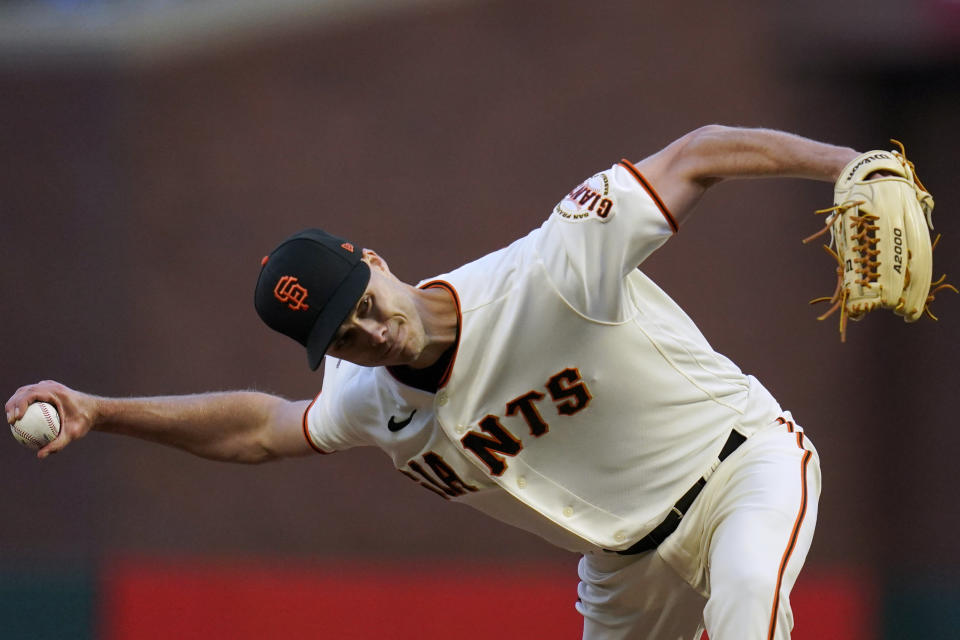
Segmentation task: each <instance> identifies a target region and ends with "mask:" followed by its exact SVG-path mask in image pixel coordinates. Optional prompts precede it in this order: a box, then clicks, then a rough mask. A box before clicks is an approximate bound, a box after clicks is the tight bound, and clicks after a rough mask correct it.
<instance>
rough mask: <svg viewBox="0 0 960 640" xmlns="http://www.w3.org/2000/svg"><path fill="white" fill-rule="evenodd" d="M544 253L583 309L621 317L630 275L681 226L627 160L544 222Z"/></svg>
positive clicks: (605, 316)
mask: <svg viewBox="0 0 960 640" xmlns="http://www.w3.org/2000/svg"><path fill="white" fill-rule="evenodd" d="M541 229H542V231H543V233H542V235H541V237H540V241H539V243H538V244H539V246H538V253H539V254H540V257H541V259H543V260H544V262H545V263H546V265H547V269H548V271H549V272H550V273H551V277H552V278H553V280H554V284H555V285H556V286H557V287H558V289H560V291H561V293H562V295H563V296H564V297H565V298H566V299H567V300H568V301H569V302H571V304H573V305H574V306H575V307H577V308H578V310H580V311H581V312H583V313H585V314H587V315H590V316H591V317H599V316H603V319H607V320H617V319H621V318H619V316H620V314H621V312H622V306H620V305H618V302H622V300H621V298H622V292H623V287H624V279H625V278H626V277H627V276H628V275H629V274H631V273H632V272H635V271H636V269H637V267H638V266H640V265H641V264H642V263H643V261H644V260H646V259H647V258H648V257H649V256H650V255H651V254H652V253H653V252H654V251H656V250H657V249H658V248H659V247H660V246H662V245H663V243H664V242H666V241H667V239H669V238H670V237H671V236H672V235H673V234H674V233H676V231H677V224H676V222H675V220H674V218H673V216H672V215H671V214H670V212H669V211H668V210H667V208H666V206H664V204H663V202H662V201H661V200H660V197H659V196H658V195H657V193H656V190H655V189H654V188H653V186H652V185H650V184H649V182H647V180H646V179H645V178H644V177H643V175H642V174H641V173H640V172H639V171H638V170H637V169H636V167H634V166H633V164H631V163H630V162H629V161H626V160H623V161H621V162H619V163H617V164H615V165H614V166H613V167H611V168H610V169H608V170H606V171H603V172H601V173H598V174H596V175H594V176H592V177H590V178H588V179H587V180H585V181H584V182H582V183H581V184H579V185H577V186H576V187H575V188H574V189H573V190H572V191H570V193H568V194H567V195H566V197H564V198H563V200H561V201H560V202H559V203H558V204H557V206H556V207H555V208H554V210H553V213H552V215H551V216H550V218H549V219H548V220H547V222H546V223H545V224H544V225H543V227H541Z"/></svg>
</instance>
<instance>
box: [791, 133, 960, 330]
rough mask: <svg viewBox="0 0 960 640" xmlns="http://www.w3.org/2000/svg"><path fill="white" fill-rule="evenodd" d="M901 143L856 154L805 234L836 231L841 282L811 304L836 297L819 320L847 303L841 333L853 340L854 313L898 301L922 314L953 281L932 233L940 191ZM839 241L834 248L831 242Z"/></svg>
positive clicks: (908, 316) (902, 309) (914, 316)
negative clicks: (939, 264)
mask: <svg viewBox="0 0 960 640" xmlns="http://www.w3.org/2000/svg"><path fill="white" fill-rule="evenodd" d="M891 142H893V143H894V144H896V145H897V146H898V147H899V150H894V151H882V150H877V151H868V152H867V153H864V154H861V155H859V156H857V157H856V158H854V159H853V160H852V161H851V162H850V163H849V164H848V165H847V166H846V167H844V169H843V172H842V173H841V174H840V177H839V178H838V179H837V183H836V185H835V187H834V199H833V206H832V207H829V208H827V209H821V210H819V211H817V213H818V214H828V216H827V219H826V224H825V226H824V228H823V229H821V230H820V231H818V232H817V233H815V234H813V235H812V236H810V237H808V238H806V239H804V241H803V242H804V243H807V242H810V241H812V240H814V239H815V238H818V237H820V236H822V235H823V234H825V233H826V232H827V231H828V230H829V231H830V234H831V236H832V238H831V242H830V244H829V245H824V249H825V250H826V251H827V253H829V254H830V255H831V256H833V258H834V259H835V260H836V261H837V286H836V289H835V290H834V293H833V295H832V296H829V297H823V298H816V299H814V300H811V301H810V302H811V304H813V303H817V302H829V303H830V304H831V306H830V308H829V309H828V310H827V312H826V313H824V314H823V315H821V316H820V317H819V318H818V320H823V319H825V318H827V317H829V316H830V315H831V314H833V313H834V312H836V311H837V310H838V309H839V310H840V339H841V341H845V340H846V332H847V319H850V320H859V319H861V318H862V317H864V316H865V315H866V314H867V313H869V312H871V311H873V310H874V309H877V308H883V309H891V310H892V311H893V312H894V313H896V314H898V315H900V316H903V319H904V320H905V321H906V322H914V321H916V320H918V319H919V318H920V316H922V315H923V314H924V312H926V314H927V315H929V316H930V317H931V318H932V319H934V320H936V319H937V318H936V316H934V315H933V313H932V312H931V311H930V307H929V304H930V302H932V301H933V298H934V294H935V293H936V292H938V291H940V290H942V289H951V290H953V291H954V292H956V291H957V289H956V288H955V287H954V286H953V285H950V284H945V280H946V275H944V276H942V277H941V278H940V279H939V280H937V281H936V282H933V281H932V280H933V249H934V247H935V246H936V245H937V241H939V239H940V237H939V236H937V238H936V239H935V240H933V241H932V242H931V240H930V230H931V229H932V228H933V221H932V219H931V213H932V212H933V197H932V196H931V195H930V193H929V192H928V191H927V190H926V188H924V186H923V184H922V183H921V182H920V180H919V179H918V178H917V174H916V171H915V169H914V166H913V163H912V162H910V161H909V160H907V158H906V155H905V151H904V148H903V145H902V144H900V143H899V142H897V141H896V140H892V141H891ZM831 246H832V247H834V248H831Z"/></svg>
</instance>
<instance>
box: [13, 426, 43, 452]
mask: <svg viewBox="0 0 960 640" xmlns="http://www.w3.org/2000/svg"><path fill="white" fill-rule="evenodd" d="M10 428H11V429H13V430H14V431H16V432H17V434H19V435H20V437H21V438H23V439H24V440H27V441H29V442H30V443H31V444H35V445H37V448H38V449H39V448H40V447H42V446H43V445H45V444H47V443H46V442H40V441H39V440H37V439H36V438H34V437H33V436H32V435H30V434H29V433H27V432H26V431H24V430H23V429H21V428H20V427H18V426H17V425H15V424H12V425H10Z"/></svg>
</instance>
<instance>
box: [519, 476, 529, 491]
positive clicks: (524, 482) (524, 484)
mask: <svg viewBox="0 0 960 640" xmlns="http://www.w3.org/2000/svg"><path fill="white" fill-rule="evenodd" d="M517 486H518V487H520V488H521V489H526V488H527V479H526V478H524V477H523V476H520V477H519V478H517Z"/></svg>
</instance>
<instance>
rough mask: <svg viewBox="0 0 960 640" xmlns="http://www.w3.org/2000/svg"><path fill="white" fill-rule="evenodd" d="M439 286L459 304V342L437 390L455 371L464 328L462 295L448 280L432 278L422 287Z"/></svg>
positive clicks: (442, 386)
mask: <svg viewBox="0 0 960 640" xmlns="http://www.w3.org/2000/svg"><path fill="white" fill-rule="evenodd" d="M438 287H439V288H441V289H446V290H447V291H448V292H449V293H450V295H451V296H453V302H454V304H455V305H456V306H457V337H456V341H457V344H456V347H455V348H454V352H453V357H452V358H450V364H448V365H447V370H446V371H444V372H443V376H442V377H441V378H440V382H439V384H437V391H439V390H440V389H443V388H444V387H445V386H446V385H447V382H449V380H450V373H451V372H452V371H453V363H455V362H456V361H457V353H458V352H459V351H460V332H461V331H462V329H463V316H462V315H461V313H460V296H459V295H457V290H456V289H454V288H453V285H452V284H450V283H449V282H446V281H445V280H431V281H430V282H428V283H426V284H424V285H423V286H422V287H420V288H421V289H435V288H438Z"/></svg>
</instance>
